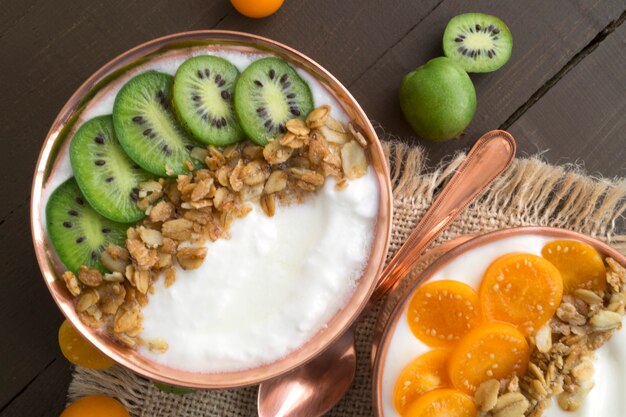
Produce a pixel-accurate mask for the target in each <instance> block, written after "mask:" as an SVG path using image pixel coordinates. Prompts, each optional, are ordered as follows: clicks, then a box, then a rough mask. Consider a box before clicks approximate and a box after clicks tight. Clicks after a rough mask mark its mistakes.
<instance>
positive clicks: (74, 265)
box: [46, 178, 128, 273]
mask: <svg viewBox="0 0 626 417" xmlns="http://www.w3.org/2000/svg"><path fill="white" fill-rule="evenodd" d="M46 227H47V230H48V237H49V238H50V242H51V243H52V246H53V247H54V250H55V252H56V254H57V256H58V257H59V259H60V260H61V262H63V264H64V265H65V267H66V268H67V269H68V270H70V271H72V272H74V273H77V272H78V269H79V267H80V266H81V265H86V266H88V267H90V268H95V269H98V270H100V271H103V272H105V271H106V269H105V268H104V266H103V265H102V263H101V262H100V254H101V253H102V252H103V251H104V250H105V249H106V248H107V246H108V245H109V244H110V243H113V244H116V245H124V240H125V239H126V229H127V227H128V226H127V225H123V224H120V223H116V222H113V221H111V220H109V219H107V218H106V217H104V216H101V215H100V214H98V212H97V211H95V210H94V209H93V208H92V207H91V206H90V205H89V203H88V202H87V200H86V199H85V197H84V196H83V194H82V193H81V191H80V188H78V184H77V183H76V181H75V180H74V178H70V179H69V180H67V181H65V182H64V183H63V184H61V185H60V186H59V187H58V188H57V189H56V190H54V191H53V193H52V195H50V198H49V199H48V203H47V205H46Z"/></svg>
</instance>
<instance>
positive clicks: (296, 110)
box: [235, 58, 313, 145]
mask: <svg viewBox="0 0 626 417" xmlns="http://www.w3.org/2000/svg"><path fill="white" fill-rule="evenodd" d="M311 110H313V98H312V96H311V90H310V89H309V85H308V84H307V83H306V82H305V81H304V80H303V79H302V78H300V76H299V75H298V73H297V72H296V71H295V70H294V69H293V68H291V67H290V66H289V65H288V64H287V63H286V62H285V61H283V60H281V59H278V58H263V59H259V60H257V61H254V62H253V63H252V64H250V66H248V68H246V69H245V70H244V72H242V73H241V76H240V77H239V80H237V84H236V85H235V111H236V112H237V116H238V117H239V122H240V124H241V127H242V128H243V130H244V132H245V133H246V135H247V136H248V137H249V138H250V139H252V140H253V141H254V142H256V143H257V144H259V145H265V144H266V143H267V142H268V140H270V139H272V138H275V137H277V136H279V135H281V134H283V133H285V132H286V129H285V123H286V122H287V121H288V120H289V119H293V118H300V119H304V118H305V117H306V116H307V115H308V114H309V112H311Z"/></svg>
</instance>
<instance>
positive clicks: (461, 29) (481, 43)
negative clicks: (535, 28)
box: [443, 13, 513, 72]
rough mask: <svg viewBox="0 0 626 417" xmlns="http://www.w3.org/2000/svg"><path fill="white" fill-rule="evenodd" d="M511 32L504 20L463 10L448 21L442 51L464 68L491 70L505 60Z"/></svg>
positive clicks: (508, 52)
mask: <svg viewBox="0 0 626 417" xmlns="http://www.w3.org/2000/svg"><path fill="white" fill-rule="evenodd" d="M512 49H513V36H512V35H511V31H509V28H508V27H507V26H506V25H505V24H504V22H503V21H502V20H500V19H498V18H497V17H495V16H491V15H488V14H483V13H465V14H461V15H458V16H455V17H453V18H452V20H450V22H448V26H446V30H445V32H444V34H443V51H444V53H445V55H446V56H447V57H448V58H452V59H454V60H455V61H456V62H458V63H459V64H460V65H461V66H462V67H463V69H464V70H465V71H467V72H491V71H495V70H497V69H498V68H500V67H501V66H503V65H504V64H506V63H507V61H508V60H509V58H510V57H511V51H512Z"/></svg>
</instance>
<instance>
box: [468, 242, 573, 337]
mask: <svg viewBox="0 0 626 417" xmlns="http://www.w3.org/2000/svg"><path fill="white" fill-rule="evenodd" d="M478 293H479V295H480V306H481V309H482V312H483V315H484V316H485V318H486V319H487V320H490V321H504V322H507V323H511V324H513V325H514V326H517V328H518V329H519V330H520V331H521V332H522V333H524V334H532V333H533V332H534V331H536V330H537V329H539V328H540V327H541V326H542V325H543V324H544V323H546V322H547V321H548V320H550V318H551V317H552V316H553V315H554V313H555V311H556V309H557V308H558V307H559V305H560V304H561V298H562V297H563V280H562V278H561V274H560V273H559V271H558V270H557V269H556V267H555V266H554V265H552V264H551V263H550V262H548V261H547V260H546V259H544V258H542V257H540V256H535V255H531V254H526V253H514V254H509V255H504V256H501V257H500V258H498V259H496V260H495V261H494V262H492V263H491V265H489V267H488V268H487V271H486V272H485V275H484V276H483V280H482V282H481V284H480V289H479V291H478Z"/></svg>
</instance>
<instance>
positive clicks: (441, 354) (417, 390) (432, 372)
mask: <svg viewBox="0 0 626 417" xmlns="http://www.w3.org/2000/svg"><path fill="white" fill-rule="evenodd" d="M449 357H450V350H449V349H435V350H431V351H430V352H426V353H424V354H423V355H420V356H418V357H417V358H415V359H413V361H412V362H411V363H410V364H409V365H407V367H406V368H404V370H403V371H402V373H401V374H400V377H399V378H398V382H396V388H395V390H394V395H393V404H394V406H395V407H396V410H397V411H398V413H400V414H404V413H405V411H406V409H407V407H408V406H409V405H411V403H413V401H415V400H416V399H417V398H418V397H419V396H421V395H423V394H424V393H426V392H428V391H432V390H434V389H437V388H446V387H450V386H452V382H450V378H449V376H448V358H449Z"/></svg>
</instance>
